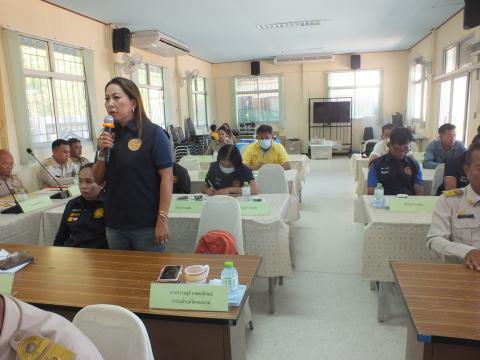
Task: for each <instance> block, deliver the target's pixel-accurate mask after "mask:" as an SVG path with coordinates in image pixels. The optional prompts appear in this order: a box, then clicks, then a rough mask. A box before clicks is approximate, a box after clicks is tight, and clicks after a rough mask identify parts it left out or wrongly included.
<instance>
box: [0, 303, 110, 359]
mask: <svg viewBox="0 0 480 360" xmlns="http://www.w3.org/2000/svg"><path fill="white" fill-rule="evenodd" d="M40 342H41V345H43V346H45V347H44V348H42V350H41V351H38V349H39V347H36V346H32V345H35V344H39V343H40ZM35 350H37V351H35ZM0 358H1V359H2V360H15V359H40V358H41V359H65V360H68V359H71V360H73V359H91V360H101V359H103V358H102V355H101V354H100V352H99V351H98V350H97V348H96V347H95V345H94V344H93V343H92V342H91V341H90V340H89V339H88V338H87V337H86V336H85V335H84V334H83V333H82V332H81V331H80V330H79V329H78V328H77V327H76V326H75V325H73V324H72V323H71V322H70V321H68V320H67V319H65V318H63V317H62V316H60V315H57V314H54V313H51V312H48V311H44V310H41V309H39V308H36V307H35V306H32V305H30V304H27V303H25V302H23V301H20V300H18V299H15V298H13V297H10V296H6V295H0Z"/></svg>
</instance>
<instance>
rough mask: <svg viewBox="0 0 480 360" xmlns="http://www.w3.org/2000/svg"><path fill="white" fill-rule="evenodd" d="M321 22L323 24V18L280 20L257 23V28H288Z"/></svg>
mask: <svg viewBox="0 0 480 360" xmlns="http://www.w3.org/2000/svg"><path fill="white" fill-rule="evenodd" d="M320 24H321V20H298V21H288V22H279V23H274V24H260V25H257V29H259V30H275V29H288V28H296V27H305V26H316V25H320Z"/></svg>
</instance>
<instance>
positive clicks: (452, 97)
mask: <svg viewBox="0 0 480 360" xmlns="http://www.w3.org/2000/svg"><path fill="white" fill-rule="evenodd" d="M468 82H469V76H468V75H462V76H458V77H455V78H453V79H449V80H445V81H442V82H441V83H440V104H439V105H440V106H439V111H438V126H441V125H443V124H445V123H451V124H453V125H455V127H456V133H457V137H458V139H461V140H462V141H465V130H466V123H467V105H468V86H469V84H468Z"/></svg>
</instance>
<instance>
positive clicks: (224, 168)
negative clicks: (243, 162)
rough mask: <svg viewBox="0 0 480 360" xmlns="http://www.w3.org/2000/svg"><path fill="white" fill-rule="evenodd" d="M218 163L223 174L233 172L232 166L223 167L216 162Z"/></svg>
mask: <svg viewBox="0 0 480 360" xmlns="http://www.w3.org/2000/svg"><path fill="white" fill-rule="evenodd" d="M218 165H219V166H220V170H221V171H222V172H223V173H224V174H226V175H228V174H231V173H233V172H234V171H235V168H233V167H231V168H226V167H223V166H222V165H220V164H218Z"/></svg>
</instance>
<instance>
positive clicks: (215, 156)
mask: <svg viewBox="0 0 480 360" xmlns="http://www.w3.org/2000/svg"><path fill="white" fill-rule="evenodd" d="M217 156H218V152H216V151H215V152H214V153H213V155H212V159H213V161H217Z"/></svg>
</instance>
